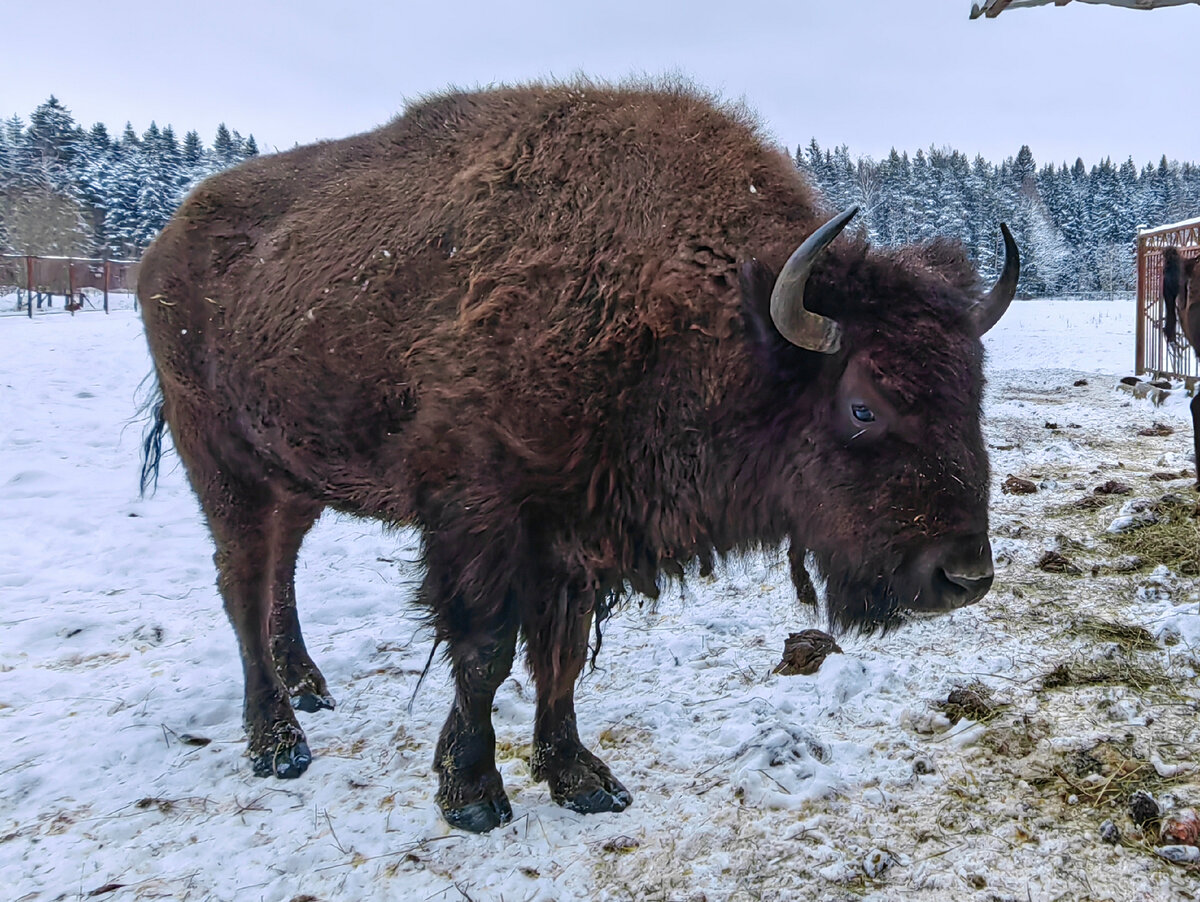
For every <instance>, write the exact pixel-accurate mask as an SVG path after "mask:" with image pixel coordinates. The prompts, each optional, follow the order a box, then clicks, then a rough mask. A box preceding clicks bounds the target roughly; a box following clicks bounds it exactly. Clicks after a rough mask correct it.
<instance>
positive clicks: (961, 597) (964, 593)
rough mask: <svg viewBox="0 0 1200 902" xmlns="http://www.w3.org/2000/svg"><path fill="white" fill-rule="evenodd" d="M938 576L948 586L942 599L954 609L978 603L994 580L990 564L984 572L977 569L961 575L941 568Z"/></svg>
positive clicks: (953, 570)
mask: <svg viewBox="0 0 1200 902" xmlns="http://www.w3.org/2000/svg"><path fill="white" fill-rule="evenodd" d="M939 575H940V577H941V578H942V579H943V580H945V581H946V582H947V583H948V584H949V586H948V587H947V590H948V591H944V592H943V593H942V594H943V597H944V598H945V599H946V601H948V602H949V605H948V606H949V607H954V608H959V607H962V606H963V605H968V604H973V603H975V602H977V601H979V599H981V598H983V596H985V595H987V593H988V589H990V588H991V587H992V581H993V580H994V579H995V574H994V573H993V572H992V565H991V563H990V562H989V563H988V565H987V568H986V570H984V569H983V568H979V569H977V570H973V571H969V572H965V573H963V572H959V571H958V570H956V569H954V568H951V569H949V570H947V569H945V568H941V573H940V574H939Z"/></svg>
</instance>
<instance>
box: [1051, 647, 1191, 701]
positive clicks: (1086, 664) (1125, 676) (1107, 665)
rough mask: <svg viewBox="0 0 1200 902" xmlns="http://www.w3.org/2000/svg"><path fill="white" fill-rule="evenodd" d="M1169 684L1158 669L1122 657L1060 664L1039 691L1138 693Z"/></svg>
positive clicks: (1076, 660)
mask: <svg viewBox="0 0 1200 902" xmlns="http://www.w3.org/2000/svg"><path fill="white" fill-rule="evenodd" d="M1171 683H1172V680H1171V677H1170V675H1169V674H1167V673H1166V671H1165V670H1163V669H1162V667H1161V666H1154V667H1146V666H1144V665H1142V664H1138V663H1135V662H1133V661H1132V660H1130V659H1129V657H1127V656H1125V655H1120V654H1116V655H1112V656H1105V657H1095V658H1085V657H1083V656H1077V657H1075V658H1072V659H1071V660H1069V661H1063V662H1061V663H1060V664H1058V665H1057V666H1056V667H1054V669H1053V670H1051V671H1049V672H1048V673H1047V674H1046V675H1045V676H1044V677H1042V689H1043V690H1047V689H1062V688H1067V687H1071V686H1129V687H1132V688H1133V689H1135V690H1136V691H1138V692H1148V691H1149V690H1151V689H1155V688H1159V687H1163V686H1169V685H1171Z"/></svg>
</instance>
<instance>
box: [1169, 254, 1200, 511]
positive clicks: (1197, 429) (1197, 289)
mask: <svg viewBox="0 0 1200 902" xmlns="http://www.w3.org/2000/svg"><path fill="white" fill-rule="evenodd" d="M1198 260H1200V257H1191V258H1189V259H1186V260H1185V259H1184V257H1183V255H1182V254H1180V253H1179V248H1176V247H1165V248H1163V277H1162V294H1163V306H1164V307H1165V308H1166V322H1165V324H1164V325H1163V332H1164V334H1165V335H1166V337H1167V341H1169V342H1170V343H1171V344H1175V328H1176V322H1178V323H1179V325H1180V326H1182V328H1183V335H1184V337H1185V338H1186V339H1187V340H1188V344H1190V345H1191V346H1192V349H1193V350H1194V351H1195V352H1196V354H1197V355H1200V264H1198V263H1197V261H1198ZM1192 442H1193V445H1194V446H1195V451H1196V489H1197V490H1198V491H1200V390H1197V392H1196V393H1195V395H1194V396H1193V397H1192Z"/></svg>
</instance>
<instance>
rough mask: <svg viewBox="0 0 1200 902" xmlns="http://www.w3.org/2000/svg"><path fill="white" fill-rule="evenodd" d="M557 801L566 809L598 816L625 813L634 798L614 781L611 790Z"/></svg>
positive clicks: (599, 790) (595, 791)
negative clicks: (608, 813) (606, 813)
mask: <svg viewBox="0 0 1200 902" xmlns="http://www.w3.org/2000/svg"><path fill="white" fill-rule="evenodd" d="M610 779H611V778H610ZM555 801H556V802H558V804H560V805H562V806H563V807H564V808H570V809H571V810H572V811H578V812H579V813H580V814H598V813H599V812H601V811H624V810H625V809H626V808H628V807H629V803H630V802H632V801H633V796H632V795H630V794H629V790H628V789H626V788H625V787H624V786H622V785H621V784H620V783H618V782H617V781H616V780H615V779H613V780H612V787H611V788H604V789H594V790H592V791H591V792H589V793H586V794H584V795H577V796H572V797H571V798H568V799H562V800H561V801H560V800H558V799H555Z"/></svg>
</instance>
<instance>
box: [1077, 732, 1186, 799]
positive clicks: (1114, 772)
mask: <svg viewBox="0 0 1200 902" xmlns="http://www.w3.org/2000/svg"><path fill="white" fill-rule="evenodd" d="M1054 773H1055V775H1056V776H1057V777H1058V778H1059V779H1060V780H1061V781H1062V782H1063V784H1065V786H1066V789H1065V790H1063V791H1064V793H1066V792H1069V793H1070V794H1071V795H1074V796H1076V797H1077V798H1078V799H1079V800H1080V801H1083V802H1086V803H1087V804H1088V805H1091V806H1093V807H1095V808H1105V807H1108V808H1111V807H1119V808H1121V809H1127V808H1128V805H1129V801H1130V800H1131V799H1133V798H1134V796H1135V794H1136V793H1138V792H1141V793H1153V792H1157V791H1159V790H1160V789H1162V788H1163V787H1165V786H1166V785H1167V781H1166V780H1164V779H1163V778H1162V777H1160V776H1159V775H1158V772H1157V771H1156V770H1155V769H1154V765H1152V764H1151V763H1150V762H1149V761H1147V760H1145V759H1144V758H1141V757H1139V756H1138V755H1137V754H1136V753H1135V752H1134V751H1133V749H1132V748H1131V747H1129V746H1128V745H1127V744H1125V743H1117V742H1112V741H1109V740H1105V741H1102V742H1099V743H1097V744H1096V745H1094V746H1092V747H1091V748H1090V749H1083V750H1078V751H1074V752H1066V753H1065V754H1064V756H1063V761H1062V762H1061V763H1060V764H1059V765H1058V766H1056V767H1055V768H1054Z"/></svg>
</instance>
